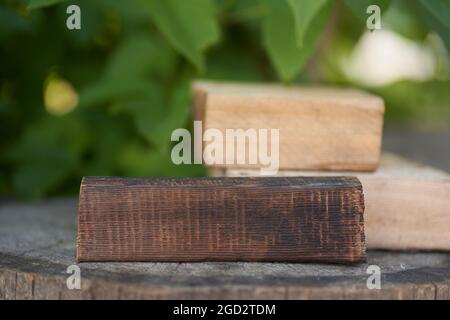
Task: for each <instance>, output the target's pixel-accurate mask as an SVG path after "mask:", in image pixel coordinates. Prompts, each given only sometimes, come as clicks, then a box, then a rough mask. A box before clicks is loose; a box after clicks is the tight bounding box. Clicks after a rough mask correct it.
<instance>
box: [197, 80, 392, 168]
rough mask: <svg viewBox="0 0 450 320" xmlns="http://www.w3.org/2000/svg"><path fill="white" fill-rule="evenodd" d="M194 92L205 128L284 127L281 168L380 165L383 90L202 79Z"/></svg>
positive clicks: (198, 113)
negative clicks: (379, 92) (376, 93)
mask: <svg viewBox="0 0 450 320" xmlns="http://www.w3.org/2000/svg"><path fill="white" fill-rule="evenodd" d="M193 92H194V98H195V118H196V120H202V121H203V129H204V130H206V129H209V128H215V129H219V130H221V132H222V133H224V132H225V130H226V129H239V128H241V129H244V130H246V129H250V128H253V129H256V130H258V129H279V130H280V131H279V135H280V139H279V161H280V169H294V170H296V169H306V170H348V171H373V170H375V169H376V168H377V167H378V164H379V160H380V150H381V139H382V129H383V115H384V103H383V100H382V99H381V98H379V97H377V96H374V95H371V94H368V93H365V92H362V91H359V90H354V89H342V88H324V87H286V86H281V85H275V84H241V83H240V84H233V83H220V82H201V81H199V82H195V83H194V85H193ZM214 166H217V167H224V165H214ZM227 167H230V166H229V165H227ZM232 167H244V168H251V167H258V165H256V166H251V165H238V164H235V165H232Z"/></svg>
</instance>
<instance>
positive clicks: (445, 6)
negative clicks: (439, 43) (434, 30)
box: [420, 0, 450, 28]
mask: <svg viewBox="0 0 450 320" xmlns="http://www.w3.org/2000/svg"><path fill="white" fill-rule="evenodd" d="M420 3H421V4H422V5H423V6H424V7H425V8H426V9H427V10H428V11H429V12H430V13H431V14H432V15H433V16H434V17H435V18H436V19H438V20H439V21H440V23H442V24H443V25H444V26H445V27H447V28H450V1H448V0H420Z"/></svg>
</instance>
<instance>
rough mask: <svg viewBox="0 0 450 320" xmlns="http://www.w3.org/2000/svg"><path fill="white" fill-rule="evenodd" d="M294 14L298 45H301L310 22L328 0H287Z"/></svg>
mask: <svg viewBox="0 0 450 320" xmlns="http://www.w3.org/2000/svg"><path fill="white" fill-rule="evenodd" d="M287 1H288V3H289V5H290V7H291V10H292V12H293V14H294V20H295V33H296V36H297V44H298V46H300V47H301V46H303V43H304V40H305V36H306V33H307V31H308V29H309V27H310V25H311V22H312V21H313V20H314V19H315V18H316V15H317V14H318V13H319V11H320V10H321V9H322V8H323V7H324V6H325V5H326V4H327V3H328V1H329V0H287Z"/></svg>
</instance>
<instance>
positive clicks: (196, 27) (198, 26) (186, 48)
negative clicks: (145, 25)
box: [145, 0, 219, 70]
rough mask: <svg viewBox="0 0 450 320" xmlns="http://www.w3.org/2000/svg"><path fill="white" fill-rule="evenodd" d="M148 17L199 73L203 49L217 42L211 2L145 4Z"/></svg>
mask: <svg viewBox="0 0 450 320" xmlns="http://www.w3.org/2000/svg"><path fill="white" fill-rule="evenodd" d="M145 1H146V3H147V4H148V8H149V13H150V15H151V17H152V18H153V20H154V21H155V23H156V25H157V26H158V28H159V29H160V30H161V32H162V33H163V34H164V35H165V36H166V37H167V39H168V40H169V42H170V43H171V44H172V45H173V46H174V47H175V48H176V49H177V50H178V51H179V52H180V53H181V54H183V55H184V56H185V57H186V58H188V59H189V61H190V62H191V63H193V64H194V65H195V66H196V67H197V68H198V69H200V70H202V69H203V68H204V62H203V55H202V52H203V50H204V49H206V48H207V47H209V46H210V45H212V44H214V43H215V42H216V41H217V40H218V39H219V26H218V24H217V21H216V18H215V8H214V5H213V2H212V1H211V0H191V1H179V0H145Z"/></svg>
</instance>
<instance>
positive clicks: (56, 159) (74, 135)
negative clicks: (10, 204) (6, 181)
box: [6, 115, 89, 199]
mask: <svg viewBox="0 0 450 320" xmlns="http://www.w3.org/2000/svg"><path fill="white" fill-rule="evenodd" d="M88 139H89V137H88V136H87V130H86V129H85V128H84V124H83V122H81V121H80V119H79V118H77V117H75V116H72V115H68V116H64V117H54V116H46V117H44V118H43V119H42V120H40V121H38V122H36V123H35V124H34V125H32V126H29V127H28V128H27V130H26V132H25V134H24V135H23V136H22V137H21V139H20V140H19V142H18V143H17V144H16V145H14V146H13V147H12V148H11V149H10V150H9V152H8V153H7V155H6V157H7V158H9V160H14V161H16V162H17V169H16V171H15V172H14V174H13V177H12V179H13V187H14V189H15V191H16V193H17V194H19V195H20V196H22V197H25V198H30V199H34V198H38V197H40V196H42V195H43V194H45V193H46V192H48V191H49V190H50V189H51V188H53V187H55V186H56V185H57V184H58V183H61V182H62V181H63V180H64V179H66V178H67V177H68V176H69V175H70V174H71V173H73V172H74V170H75V169H76V168H77V166H78V165H79V157H80V155H81V154H82V152H83V151H84V150H85V148H86V146H87V144H88Z"/></svg>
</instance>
